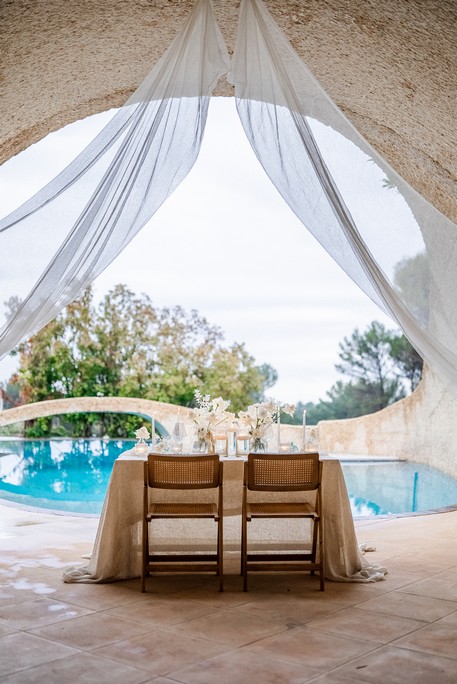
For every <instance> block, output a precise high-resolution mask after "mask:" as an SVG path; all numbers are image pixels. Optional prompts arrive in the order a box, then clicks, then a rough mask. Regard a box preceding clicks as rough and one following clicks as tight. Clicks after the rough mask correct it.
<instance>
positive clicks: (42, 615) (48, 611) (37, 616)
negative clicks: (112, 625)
mask: <svg viewBox="0 0 457 684" xmlns="http://www.w3.org/2000/svg"><path fill="white" fill-rule="evenodd" d="M91 612H92V611H90V610H88V609H86V608H80V607H79V606H74V605H71V604H69V603H63V602H62V601H54V600H53V599H47V598H40V599H35V600H33V601H24V602H22V603H16V604H14V605H9V606H2V607H1V608H0V624H3V625H7V626H8V627H14V628H15V629H33V628H34V627H40V626H41V625H51V624H53V623H55V622H61V621H66V620H71V619H73V618H76V617H78V616H79V615H86V614H88V613H91Z"/></svg>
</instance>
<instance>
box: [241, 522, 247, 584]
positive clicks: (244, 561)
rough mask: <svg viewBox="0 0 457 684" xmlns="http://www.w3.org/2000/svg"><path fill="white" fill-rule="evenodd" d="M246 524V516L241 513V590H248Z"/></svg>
mask: <svg viewBox="0 0 457 684" xmlns="http://www.w3.org/2000/svg"><path fill="white" fill-rule="evenodd" d="M247 534H248V524H247V520H246V516H245V515H243V521H242V525H241V574H242V576H243V591H247V590H248V562H247V555H248V538H247Z"/></svg>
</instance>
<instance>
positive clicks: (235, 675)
mask: <svg viewBox="0 0 457 684" xmlns="http://www.w3.org/2000/svg"><path fill="white" fill-rule="evenodd" d="M316 675H317V671H316V670H314V669H313V668H311V667H309V666H307V665H295V664H293V663H286V662H285V661H284V660H282V661H281V660H278V659H276V658H270V657H268V656H265V655H264V654H254V653H246V652H244V651H243V650H240V651H237V653H236V657H234V653H233V652H230V653H224V654H222V655H220V656H217V657H215V658H211V659H210V660H206V661H204V662H200V663H198V665H194V666H192V667H188V668H186V669H184V670H178V671H177V672H173V678H174V679H176V680H177V681H179V682H185V684H208V683H209V682H211V683H212V682H214V683H216V682H217V684H235V682H236V684H254V683H259V684H260V683H261V684H281V683H283V684H286V683H287V684H302V683H303V682H307V681H309V679H310V678H312V677H314V676H316Z"/></svg>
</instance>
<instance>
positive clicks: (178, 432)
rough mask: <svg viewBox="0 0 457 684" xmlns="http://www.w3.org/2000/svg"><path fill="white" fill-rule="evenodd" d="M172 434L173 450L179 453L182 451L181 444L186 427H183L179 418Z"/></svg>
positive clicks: (184, 436)
mask: <svg viewBox="0 0 457 684" xmlns="http://www.w3.org/2000/svg"><path fill="white" fill-rule="evenodd" d="M172 434H173V441H174V443H175V450H176V451H177V452H178V453H179V452H180V451H182V448H183V442H184V440H185V438H186V426H185V425H184V423H181V421H180V420H179V418H178V420H177V421H176V423H175V426H174V428H173V433H172Z"/></svg>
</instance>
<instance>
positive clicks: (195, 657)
mask: <svg viewBox="0 0 457 684" xmlns="http://www.w3.org/2000/svg"><path fill="white" fill-rule="evenodd" d="M225 651H227V648H226V647H224V646H222V645H221V644H216V643H214V642H210V641H205V640H203V639H195V638H193V637H190V636H186V635H183V634H177V633H172V632H170V631H169V630H162V629H157V630H154V631H153V632H150V633H148V634H145V635H143V636H140V637H136V638H132V639H128V640H126V641H121V642H119V643H117V644H112V645H111V646H105V647H103V648H100V649H98V650H97V651H96V652H95V653H96V654H98V655H101V656H105V657H107V658H111V659H113V660H116V661H118V662H120V663H124V664H125V665H131V666H133V667H137V668H140V669H142V670H145V671H146V672H148V673H149V674H150V675H154V676H159V675H167V674H168V675H170V673H173V672H175V671H176V670H182V669H183V668H185V667H188V666H190V665H194V664H196V663H198V662H200V661H204V660H207V659H208V658H212V657H213V656H216V655H219V654H220V653H224V652H225Z"/></svg>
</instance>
